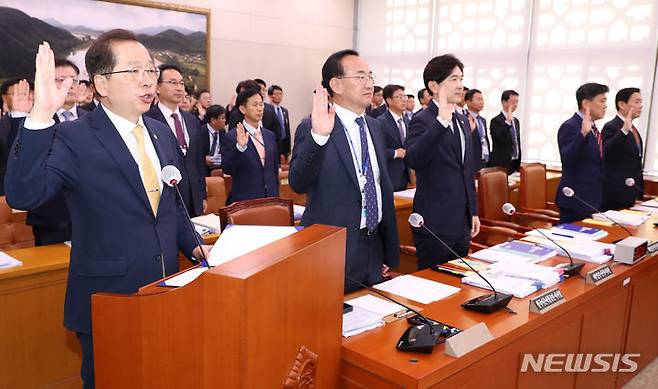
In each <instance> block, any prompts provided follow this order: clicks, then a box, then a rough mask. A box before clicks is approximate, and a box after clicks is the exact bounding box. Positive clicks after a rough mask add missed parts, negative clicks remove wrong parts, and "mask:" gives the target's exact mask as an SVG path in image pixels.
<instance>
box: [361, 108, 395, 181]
mask: <svg viewBox="0 0 658 389" xmlns="http://www.w3.org/2000/svg"><path fill="white" fill-rule="evenodd" d="M373 120H375V119H372V118H369V117H367V116H366V123H368V132H370V138H371V139H372V144H373V146H374V147H375V155H376V156H377V165H378V166H379V172H380V173H379V175H380V176H381V175H382V173H381V172H382V170H383V169H388V166H387V165H386V164H387V163H388V162H387V161H386V158H385V157H384V150H383V149H382V145H381V143H382V142H381V139H380V137H379V134H377V133H375V132H373V130H372V121H373ZM396 128H397V126H396ZM398 132H399V131H398ZM384 148H385V147H384ZM379 182H380V185H381V179H380V180H379Z"/></svg>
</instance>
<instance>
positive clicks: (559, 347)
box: [342, 223, 658, 388]
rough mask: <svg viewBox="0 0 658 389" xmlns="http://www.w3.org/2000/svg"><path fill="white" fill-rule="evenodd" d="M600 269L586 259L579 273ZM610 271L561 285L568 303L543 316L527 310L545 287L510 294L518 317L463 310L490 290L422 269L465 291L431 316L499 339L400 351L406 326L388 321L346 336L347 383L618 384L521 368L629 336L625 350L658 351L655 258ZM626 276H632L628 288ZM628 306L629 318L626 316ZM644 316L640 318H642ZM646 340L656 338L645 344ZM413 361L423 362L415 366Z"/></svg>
mask: <svg viewBox="0 0 658 389" xmlns="http://www.w3.org/2000/svg"><path fill="white" fill-rule="evenodd" d="M609 232H610V234H609V236H608V237H607V238H606V241H608V242H610V241H614V240H617V239H619V238H622V237H624V236H625V234H624V233H623V231H622V230H621V229H619V228H611V229H609ZM634 232H635V235H639V236H645V237H650V236H654V235H657V234H656V233H655V232H654V231H653V228H652V227H651V224H650V223H647V224H645V225H644V226H642V227H641V228H638V229H635V230H634ZM564 261H566V258H560V257H556V258H553V259H551V260H549V261H547V263H545V264H547V265H553V264H557V263H559V262H564ZM596 266H597V265H594V264H586V265H585V268H584V269H583V271H582V274H585V273H586V272H587V271H589V270H591V269H593V268H595V267H596ZM613 271H614V273H615V276H614V277H613V278H612V279H610V280H609V281H606V282H604V283H603V284H601V285H599V286H592V285H586V284H585V283H584V280H583V279H582V278H572V279H570V280H567V281H565V282H564V283H561V284H559V285H558V287H559V288H560V290H561V291H562V293H563V294H564V295H565V297H566V300H567V302H566V303H565V304H563V305H561V306H559V307H557V308H555V309H553V310H552V311H550V312H547V313H545V314H543V315H536V314H531V313H529V312H528V300H529V298H530V297H532V296H534V295H537V294H539V293H541V292H536V293H535V294H533V295H531V296H529V297H527V298H525V299H516V298H515V299H513V300H512V302H511V303H510V308H512V309H513V310H515V311H516V312H518V314H516V315H510V314H509V313H507V312H506V311H499V312H496V313H493V314H491V315H485V314H480V313H476V312H471V311H466V310H464V309H463V308H461V307H460V305H461V303H462V302H464V301H466V300H468V299H470V298H473V297H476V296H479V295H482V294H484V293H487V291H485V290H483V289H478V288H473V287H470V286H467V285H462V284H461V282H460V280H459V279H458V278H456V277H451V276H449V275H445V274H441V273H437V272H433V271H431V270H424V271H422V272H418V273H417V275H419V276H421V277H424V278H428V279H432V280H435V281H439V282H442V283H445V284H449V285H454V286H459V287H461V288H462V290H461V292H460V293H458V294H455V295H453V296H451V297H449V298H447V299H444V300H441V301H438V302H435V303H433V304H429V305H426V306H424V311H423V312H424V313H425V314H426V315H427V316H429V317H431V318H433V319H436V320H439V321H444V322H445V323H448V324H451V325H453V326H456V327H459V328H462V329H464V328H470V327H472V326H473V325H475V324H477V323H479V322H485V323H486V324H487V326H488V327H489V329H490V331H491V332H492V334H493V335H494V340H493V341H491V342H489V343H487V344H485V345H483V346H482V347H480V348H479V349H477V350H476V351H474V352H471V353H468V354H466V355H465V356H463V357H461V358H457V359H454V358H451V357H448V356H446V355H444V354H443V351H444V346H442V345H440V346H437V348H436V349H435V351H434V353H433V354H431V355H425V354H417V353H403V352H397V351H396V350H395V344H396V342H397V340H398V338H399V337H400V336H401V335H402V333H403V332H404V330H405V329H406V327H407V324H406V322H404V321H397V322H394V323H389V324H387V325H385V326H384V327H380V328H377V329H375V330H372V331H369V332H367V333H364V334H361V335H358V336H355V337H352V338H348V339H344V340H343V366H344V370H343V371H342V375H343V380H342V382H344V383H347V382H349V383H350V385H352V387H359V386H358V385H361V386H360V387H364V388H378V387H381V385H383V384H382V382H385V383H386V384H387V385H391V387H405V388H429V387H473V388H475V387H482V386H488V385H491V382H496V383H498V382H503V383H506V384H511V385H509V386H510V387H533V388H535V387H549V386H550V387H551V388H555V387H585V386H587V387H592V386H591V385H592V384H593V385H595V387H600V385H599V384H603V385H604V387H605V386H608V387H615V385H617V382H616V379H617V374H616V373H610V374H607V375H603V376H601V377H596V376H595V375H597V374H601V373H581V374H567V373H560V374H555V373H542V374H537V373H534V372H532V373H524V374H521V373H520V363H521V358H522V355H523V353H526V352H536V353H538V352H544V353H546V352H551V351H553V352H559V353H565V352H599V351H601V350H604V351H605V352H609V353H616V352H622V350H624V348H623V344H624V340H626V337H627V333H628V334H629V335H628V340H627V341H626V348H625V352H628V353H635V352H642V353H643V357H644V359H646V360H647V361H650V360H652V359H653V358H655V357H656V356H658V350H655V348H657V347H658V346H656V343H658V342H655V339H656V328H658V314H657V313H656V311H657V310H656V308H655V307H656V306H657V305H656V304H658V302H657V301H658V300H657V299H658V293H657V292H656V290H657V288H658V282H656V278H658V258H657V257H651V258H647V259H645V260H643V261H641V262H640V263H637V264H636V265H634V266H626V265H616V266H614V267H613ZM647 274H648V276H647ZM640 275H645V276H644V277H639V276H640ZM627 278H630V280H629V282H628V283H627V284H626V285H624V281H625V280H626V279H627ZM652 282H653V284H652ZM631 291H632V292H633V298H632V299H631V298H630V296H631ZM401 300H402V301H405V299H401ZM629 303H630V304H631V305H630V308H629ZM629 310H630V312H631V315H630V319H628V321H627V317H628V315H627V312H628V311H629ZM633 311H635V313H634V314H633ZM640 320H641V323H637V321H640ZM631 333H632V335H630V334H631ZM602 339H603V340H602ZM649 339H651V340H653V341H649V342H647V340H649ZM642 341H644V342H645V343H651V344H650V345H648V344H645V345H643V347H642V348H641V349H640V348H637V346H636V344H638V343H641V342H642ZM635 350H641V351H635ZM411 358H415V359H417V360H418V362H417V363H415V364H411V363H410V362H409V360H410V359H411ZM489 358H491V359H489ZM359 370H362V371H359ZM487 372H490V373H491V374H493V375H489V377H495V378H496V380H495V381H493V380H492V379H490V380H486V381H485V380H481V379H480V378H478V377H487ZM629 375H630V374H629ZM622 378H624V377H622ZM487 384H488V385H487ZM396 385H397V386H396ZM345 387H350V386H345ZM505 387H507V385H505Z"/></svg>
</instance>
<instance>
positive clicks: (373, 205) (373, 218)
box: [356, 117, 379, 231]
mask: <svg viewBox="0 0 658 389" xmlns="http://www.w3.org/2000/svg"><path fill="white" fill-rule="evenodd" d="M356 123H357V124H358V125H359V137H360V138H361V172H362V173H363V174H365V176H366V185H365V188H364V191H365V196H364V197H365V199H366V227H367V228H368V231H373V230H374V229H375V227H377V222H378V219H379V207H378V206H377V190H376V189H375V175H374V174H373V172H372V165H371V164H370V153H369V152H368V135H367V134H366V131H367V130H366V122H365V120H363V117H358V118H356Z"/></svg>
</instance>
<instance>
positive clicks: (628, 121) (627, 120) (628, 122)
mask: <svg viewBox="0 0 658 389" xmlns="http://www.w3.org/2000/svg"><path fill="white" fill-rule="evenodd" d="M632 127H633V108H629V109H628V114H626V116H624V126H623V127H622V128H623V129H624V130H625V131H630V130H631V128H632Z"/></svg>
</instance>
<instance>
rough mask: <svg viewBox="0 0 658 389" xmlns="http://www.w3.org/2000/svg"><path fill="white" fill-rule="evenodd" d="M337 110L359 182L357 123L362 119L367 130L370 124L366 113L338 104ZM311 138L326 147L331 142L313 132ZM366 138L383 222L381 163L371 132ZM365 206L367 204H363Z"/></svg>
mask: <svg viewBox="0 0 658 389" xmlns="http://www.w3.org/2000/svg"><path fill="white" fill-rule="evenodd" d="M334 107H335V108H336V116H337V118H338V119H339V120H340V121H341V122H342V127H343V131H346V134H345V136H346V137H347V143H348V145H349V147H350V154H351V155H352V162H353V164H354V171H355V173H356V177H357V181H358V177H359V176H360V175H361V173H360V172H361V163H362V161H361V134H360V133H359V125H358V124H357V122H356V118H358V117H362V118H363V119H364V121H365V122H366V129H367V127H368V122H367V120H365V119H366V118H365V112H364V113H362V114H361V115H357V114H356V113H354V112H352V111H350V110H348V109H345V108H343V107H341V106H340V105H338V104H334ZM311 136H312V137H313V140H314V141H315V143H317V144H318V145H320V146H324V145H325V144H326V143H327V142H328V141H329V135H318V134H316V133H314V132H313V131H312V130H311ZM366 137H367V138H368V155H369V156H370V166H371V167H372V174H373V177H374V178H375V191H376V192H377V222H378V223H379V222H381V220H382V187H381V182H380V179H381V175H380V170H379V163H378V162H377V154H376V153H375V145H374V144H373V142H372V137H371V136H370V131H369V130H367V131H366ZM362 206H365V203H364V204H362ZM360 228H366V218H365V217H362V218H361V227H360Z"/></svg>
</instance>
